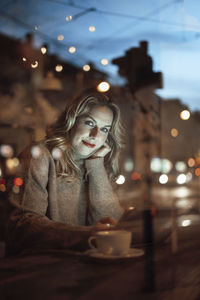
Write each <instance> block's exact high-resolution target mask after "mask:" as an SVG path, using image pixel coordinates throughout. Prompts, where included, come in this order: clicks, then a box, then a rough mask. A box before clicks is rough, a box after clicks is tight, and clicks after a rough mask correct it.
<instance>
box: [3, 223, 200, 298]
mask: <svg viewBox="0 0 200 300" xmlns="http://www.w3.org/2000/svg"><path fill="white" fill-rule="evenodd" d="M145 251H146V252H145V253H146V255H144V256H141V257H137V258H131V259H124V260H115V261H110V260H100V259H94V258H91V257H90V256H88V255H85V254H83V253H79V252H76V253H75V252H72V251H69V250H48V251H38V252H31V251H29V252H28V251H27V252H24V253H22V254H19V255H15V256H7V257H5V258H1V259H0V299H1V300H11V299H12V300H13V299H21V300H23V299H26V300H31V299H37V300H40V299H42V300H46V299H48V300H53V299H55V300H60V299H63V300H66V299H67V300H68V299H80V300H88V299H89V300H90V299H94V300H96V299H112V298H113V299H123V300H128V299H136V300H138V299H145V300H146V299H162V300H163V299H164V300H168V299H170V300H173V299H182V300H188V299H190V300H191V299H194V300H196V299H200V255H199V254H200V239H199V226H193V227H192V226H190V227H187V228H183V229H180V232H179V248H178V252H177V253H176V254H172V252H171V244H170V241H165V242H163V243H162V244H159V245H155V246H154V247H153V248H152V247H147V248H146V249H145ZM149 253H150V254H149Z"/></svg>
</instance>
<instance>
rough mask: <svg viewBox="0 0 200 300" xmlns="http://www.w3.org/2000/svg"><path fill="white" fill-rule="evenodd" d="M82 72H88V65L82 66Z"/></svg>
mask: <svg viewBox="0 0 200 300" xmlns="http://www.w3.org/2000/svg"><path fill="white" fill-rule="evenodd" d="M83 71H85V72H88V71H90V66H89V65H87V64H86V65H84V66H83Z"/></svg>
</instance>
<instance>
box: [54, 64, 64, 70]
mask: <svg viewBox="0 0 200 300" xmlns="http://www.w3.org/2000/svg"><path fill="white" fill-rule="evenodd" d="M55 70H56V72H61V71H62V70H63V66H61V65H57V66H56V67H55Z"/></svg>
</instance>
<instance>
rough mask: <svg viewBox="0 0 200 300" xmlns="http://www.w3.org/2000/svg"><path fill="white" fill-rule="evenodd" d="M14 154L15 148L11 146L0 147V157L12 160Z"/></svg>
mask: <svg viewBox="0 0 200 300" xmlns="http://www.w3.org/2000/svg"><path fill="white" fill-rule="evenodd" d="M13 154H14V150H13V147H12V146H10V145H1V146H0V155H1V156H3V157H7V158H10V157H12V156H13Z"/></svg>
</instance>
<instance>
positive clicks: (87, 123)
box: [85, 120, 93, 126]
mask: <svg viewBox="0 0 200 300" xmlns="http://www.w3.org/2000/svg"><path fill="white" fill-rule="evenodd" d="M85 124H86V125H89V126H93V122H92V121H90V120H87V121H85Z"/></svg>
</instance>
